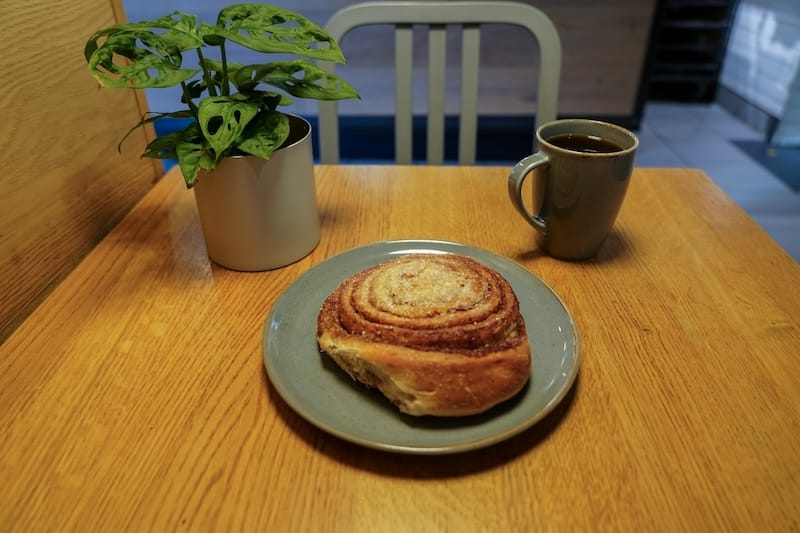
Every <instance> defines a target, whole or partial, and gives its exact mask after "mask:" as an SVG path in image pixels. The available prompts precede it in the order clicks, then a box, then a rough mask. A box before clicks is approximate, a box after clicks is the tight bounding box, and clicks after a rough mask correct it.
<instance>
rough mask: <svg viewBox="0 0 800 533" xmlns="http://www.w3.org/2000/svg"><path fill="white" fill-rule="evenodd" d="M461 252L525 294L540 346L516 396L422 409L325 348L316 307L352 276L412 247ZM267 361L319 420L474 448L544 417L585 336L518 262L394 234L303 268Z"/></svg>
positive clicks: (366, 437)
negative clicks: (473, 407)
mask: <svg viewBox="0 0 800 533" xmlns="http://www.w3.org/2000/svg"><path fill="white" fill-rule="evenodd" d="M420 252H422V253H435V254H440V253H456V254H461V255H466V256H469V257H472V258H474V259H477V260H478V261H480V262H482V263H483V264H485V265H486V266H488V267H490V268H493V269H495V270H496V271H497V272H499V273H500V274H502V275H503V277H505V278H506V279H507V280H508V282H509V283H510V284H511V287H512V288H513V289H514V292H515V293H516V295H517V298H518V299H519V302H520V309H521V311H522V315H523V317H524V318H525V324H526V326H527V328H528V337H529V339H530V345H531V353H532V354H533V361H532V365H531V366H532V371H531V379H530V380H529V382H528V384H527V385H526V387H525V388H524V389H523V390H522V391H520V392H519V394H517V395H516V396H515V397H514V398H512V399H510V400H508V401H506V402H504V403H503V404H501V405H498V406H495V407H494V408H492V409H490V410H489V411H487V412H485V413H482V414H480V415H474V416H469V417H452V418H439V417H430V416H425V417H414V416H409V415H405V414H403V413H401V412H399V411H398V410H397V408H395V407H394V406H393V405H392V404H391V403H389V401H388V400H386V399H385V398H384V397H383V396H382V395H381V394H380V393H379V392H377V391H374V390H370V389H367V388H366V387H364V386H362V385H361V384H359V383H357V382H354V381H353V380H351V379H350V377H349V376H347V374H345V373H344V372H343V371H341V370H340V369H339V367H337V366H336V364H335V363H333V362H332V361H331V360H330V359H329V358H328V357H327V356H325V355H323V354H321V353H320V352H319V349H318V347H317V342H316V331H317V314H318V313H319V310H320V307H321V306H322V302H323V301H324V300H325V298H326V297H327V296H328V295H329V294H330V293H331V292H333V290H334V289H335V288H336V286H337V285H339V283H341V282H342V281H343V280H344V279H345V278H347V277H349V276H351V275H353V274H355V273H357V272H360V271H362V270H364V269H366V268H369V267H371V266H374V265H377V264H378V263H382V262H384V261H388V260H390V259H392V258H393V257H396V256H398V255H402V254H408V253H420ZM263 348H264V364H265V365H266V368H267V374H268V375H269V379H270V381H271V382H272V384H273V385H274V387H275V389H276V390H277V392H278V394H280V396H281V397H282V398H283V399H284V400H285V401H286V403H288V404H289V405H290V406H291V407H292V409H294V410H295V411H296V412H297V413H298V414H300V416H302V417H303V418H305V419H306V420H307V421H309V422H310V423H312V424H314V425H315V426H317V427H318V428H320V429H322V430H324V431H326V432H328V433H330V434H332V435H336V436H337V437H340V438H342V439H345V440H347V441H350V442H354V443H357V444H360V445H363V446H367V447H370V448H376V449H380V450H388V451H393V452H402V453H412V454H444V453H453V452H461V451H466V450H474V449H477V448H481V447H484V446H488V445H490V444H494V443H497V442H500V441H502V440H505V439H508V438H509V437H512V436H513V435H516V434H518V433H520V432H522V431H524V430H525V429H527V428H529V427H530V426H532V425H533V424H535V423H536V422H537V421H538V420H540V419H541V418H543V417H544V416H545V415H546V414H547V413H549V412H550V411H552V410H553V408H554V407H555V406H556V405H558V403H559V402H560V401H561V400H562V399H563V398H564V396H565V395H566V393H567V391H568V390H569V388H570V386H571V385H572V383H573V382H574V380H575V377H576V376H577V373H578V365H579V362H580V349H579V341H578V335H577V332H576V329H575V324H574V323H573V320H572V317H571V316H570V314H569V312H568V311H567V309H566V308H565V307H564V304H563V303H562V302H561V300H560V299H559V298H558V296H556V295H555V293H554V292H553V291H552V290H551V289H550V288H549V287H548V286H547V285H545V284H544V283H543V282H542V281H541V280H539V279H538V278H537V277H535V276H534V275H533V274H531V272H530V271H528V270H527V269H525V268H523V267H522V266H520V265H519V264H517V263H515V262H513V261H511V260H509V259H507V258H505V257H501V256H498V255H496V254H493V253H491V252H488V251H486V250H480V249H477V248H471V247H469V246H465V245H461V244H456V243H451V242H442V241H427V240H424V241H412V240H408V241H388V242H379V243H376V244H372V245H369V246H365V247H363V248H356V249H353V250H350V251H347V252H344V253H342V254H340V255H337V256H334V257H332V258H330V259H328V260H326V261H324V262H322V263H320V264H319V265H316V266H315V267H313V268H311V269H310V270H308V271H307V272H305V273H304V274H303V275H301V276H300V277H299V278H298V279H297V280H296V281H295V282H294V283H292V285H290V286H289V287H288V288H287V289H286V291H285V292H284V293H283V294H282V295H281V296H280V298H279V299H278V301H277V302H276V303H275V305H274V306H273V308H272V310H271V311H270V314H269V317H268V318H267V322H266V324H265V326H264V342H263Z"/></svg>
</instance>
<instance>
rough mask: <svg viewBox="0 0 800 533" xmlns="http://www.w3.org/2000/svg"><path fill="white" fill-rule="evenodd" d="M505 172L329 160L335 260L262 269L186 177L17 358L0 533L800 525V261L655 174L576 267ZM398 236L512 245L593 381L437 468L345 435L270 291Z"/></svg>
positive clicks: (81, 276)
mask: <svg viewBox="0 0 800 533" xmlns="http://www.w3.org/2000/svg"><path fill="white" fill-rule="evenodd" d="M508 170H509V169H507V168H499V167H438V168H432V167H402V166H400V167H391V166H387V167H380V166H340V167H332V166H328V167H326V166H320V167H317V169H316V178H317V183H318V196H319V203H320V207H321V213H322V220H323V235H322V240H321V242H320V244H319V246H318V247H317V248H316V250H315V251H314V252H312V253H311V255H309V256H308V257H307V258H305V259H303V260H301V261H299V262H298V263H296V264H294V265H291V266H289V267H286V268H283V269H280V270H275V271H271V272H262V273H237V272H232V271H228V270H225V269H223V268H219V267H217V266H215V265H213V264H211V263H210V262H209V260H208V258H207V256H206V253H205V247H204V244H203V240H202V235H201V230H200V225H199V222H198V220H197V215H196V209H195V206H194V200H193V198H192V194H191V193H187V192H186V191H185V190H184V185H183V183H182V179H181V177H180V176H179V175H178V174H176V173H174V172H173V173H170V174H168V175H167V176H166V177H165V179H163V180H161V182H159V183H158V184H157V185H156V186H155V187H154V188H153V190H151V191H150V192H149V193H148V194H147V195H146V196H145V197H144V198H143V200H142V201H141V202H139V203H138V204H137V205H136V207H135V208H134V209H133V210H132V211H131V212H130V213H129V214H128V215H127V217H125V218H124V219H123V221H122V222H121V223H120V224H119V225H118V226H117V227H116V228H115V229H114V230H113V231H112V232H111V233H110V234H109V235H108V236H107V237H106V238H105V239H103V240H102V242H100V243H99V244H98V246H97V247H96V248H95V249H94V250H93V251H92V252H91V253H90V254H89V255H88V256H87V257H86V258H85V259H84V260H83V261H82V262H81V263H80V264H79V265H78V266H77V268H75V270H74V271H73V272H72V273H71V274H70V275H69V276H68V277H67V278H66V279H65V280H64V282H62V283H61V284H60V285H59V286H58V287H56V289H55V290H54V291H53V292H52V294H51V295H50V296H49V297H48V298H47V299H46V300H45V301H44V302H43V303H42V305H40V306H39V307H38V308H37V309H36V310H35V311H34V312H33V313H32V315H31V316H30V317H29V318H28V320H26V321H25V322H24V323H23V324H22V325H21V326H20V327H19V328H18V329H17V330H16V331H15V332H14V334H13V335H12V336H11V337H10V338H9V339H8V340H7V341H6V342H5V343H4V344H2V346H0V367H2V369H3V371H2V372H0V428H2V431H0V479H2V480H3V482H2V483H0V529H3V530H8V531H43V530H59V531H92V530H104V531H121V530H127V531H179V530H199V531H343V532H344V531H348V532H351V531H369V532H373V531H393V532H394V531H480V532H485V531H498V532H499V531H502V532H507V531H542V530H547V531H587V530H607V531H729V530H737V531H754V530H772V531H787V530H793V529H797V528H798V527H799V526H800V508H799V505H800V483H798V481H797V480H798V479H800V379H799V378H798V377H797V376H798V373H797V368H798V366H799V365H800V324H799V323H798V317H800V291H798V287H800V267H798V265H797V264H796V263H795V262H794V261H793V260H792V259H791V258H790V257H789V256H788V255H787V254H786V253H784V251H783V250H781V249H780V248H779V247H778V246H777V245H776V244H775V242H773V241H772V240H771V239H770V238H769V237H768V236H767V235H766V234H765V233H764V232H763V231H762V230H761V229H760V228H759V227H758V226H757V225H756V224H755V223H754V222H753V221H752V220H751V219H750V218H748V216H747V215H746V214H745V213H744V212H743V211H742V210H741V209H739V208H738V207H737V206H736V205H734V203H733V202H732V201H731V200H730V199H729V198H727V197H726V196H725V195H724V193H722V192H721V191H720V190H719V189H718V188H717V187H716V186H715V185H713V184H712V183H711V182H710V181H709V180H708V179H707V178H706V177H705V176H704V175H703V174H702V173H701V172H699V171H696V170H682V169H670V170H665V169H637V170H636V171H635V174H634V176H633V179H632V183H631V188H630V190H629V194H628V197H627V198H626V201H625V205H624V206H623V209H622V212H621V214H620V218H619V219H618V222H617V225H616V228H615V231H614V233H613V234H612V235H611V237H610V238H609V241H608V242H607V243H606V245H605V246H604V248H603V249H602V251H601V253H600V255H599V256H598V257H597V258H596V259H594V260H592V261H588V262H581V263H567V262H560V261H557V260H554V259H552V258H549V257H547V256H545V255H543V254H542V253H540V252H539V251H538V250H537V248H536V246H535V245H534V243H533V230H532V229H530V228H529V227H528V226H527V225H526V224H525V223H524V222H523V221H522V219H521V218H520V217H519V216H518V215H517V214H516V213H515V212H514V210H513V208H512V207H511V204H510V202H509V201H508V199H507V196H506V194H507V193H506V177H507V174H508ZM404 238H413V239H421V238H424V239H444V240H451V241H458V242H462V243H465V244H469V245H471V246H477V247H481V248H485V249H487V250H490V251H492V252H495V253H498V254H502V255H505V256H507V257H509V258H511V259H513V260H515V261H517V262H519V263H520V264H522V265H524V266H525V267H526V268H528V269H529V270H530V271H531V272H532V273H533V274H534V275H536V276H538V277H539V278H540V279H542V280H543V281H544V282H546V283H547V284H549V285H550V286H551V287H552V288H553V290H554V291H555V292H556V293H557V294H558V295H559V296H560V297H561V298H562V299H563V301H564V303H565V305H566V306H567V308H568V309H569V310H570V312H571V313H572V315H573V317H574V319H575V321H576V324H577V327H578V331H579V334H580V339H581V344H582V366H581V370H580V374H579V377H578V380H577V382H576V383H575V385H574V387H573V388H572V390H571V392H570V394H569V395H568V396H567V397H566V399H565V400H564V401H563V402H562V403H561V404H560V405H559V407H558V408H557V409H556V410H555V411H554V412H552V413H551V414H550V415H548V416H547V417H546V418H545V419H544V420H542V421H541V422H540V423H538V424H536V425H535V426H534V427H533V428H531V429H530V430H528V431H525V432H523V433H522V434H520V435H517V436H516V437H513V438H511V439H510V440H507V441H505V442H502V443H500V444H497V445H495V446H492V447H489V448H485V449H482V450H476V451H472V452H466V453H462V454H458V455H452V456H437V457H425V456H410V455H396V454H390V453H386V452H380V451H376V450H369V449H365V448H362V447H359V446H357V445H354V444H350V443H347V442H344V441H342V440H339V439H337V438H335V437H332V436H330V435H328V434H326V433H324V432H322V431H320V430H318V429H316V428H315V427H314V426H312V425H310V424H309V423H307V422H305V421H304V420H303V419H301V418H300V417H299V416H298V415H296V414H295V413H294V412H293V411H292V410H291V409H290V408H289V407H288V405H287V404H286V403H285V402H284V401H283V400H282V399H281V398H280V397H279V396H278V394H277V393H276V391H275V389H274V388H273V387H272V386H271V385H270V383H269V382H268V379H267V376H266V372H265V370H264V366H263V362H262V347H261V338H262V337H261V336H262V328H263V325H264V322H265V319H266V316H267V314H268V312H269V310H270V308H271V306H272V304H273V302H274V301H275V299H276V298H277V297H278V296H279V295H280V294H281V293H282V291H283V290H284V289H285V288H286V287H287V286H288V285H289V284H290V283H292V281H293V280H295V279H296V278H297V277H298V276H299V275H300V274H301V273H303V272H304V271H306V270H307V269H309V268H310V267H312V266H314V265H316V264H319V263H320V262H321V261H323V260H324V259H326V258H327V257H330V256H332V255H334V254H337V253H340V252H342V251H345V250H348V249H350V248H353V247H356V246H362V245H365V244H369V243H373V242H375V241H380V240H386V239H404ZM313 334H314V332H312V331H309V335H313ZM297 379H298V380H302V379H303V376H298V377H297Z"/></svg>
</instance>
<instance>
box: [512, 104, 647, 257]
mask: <svg viewBox="0 0 800 533" xmlns="http://www.w3.org/2000/svg"><path fill="white" fill-rule="evenodd" d="M536 140H537V143H538V147H539V151H538V152H537V153H535V154H533V155H530V156H528V157H526V158H525V159H523V160H521V161H520V162H519V163H517V164H516V165H514V168H512V170H511V174H510V175H509V177H508V193H509V196H510V197H511V201H512V203H513V204H514V207H516V209H517V211H519V213H520V214H521V215H522V217H523V218H524V219H525V220H526V221H527V222H528V223H529V224H530V225H531V226H533V227H534V228H535V229H536V236H537V242H538V244H539V246H540V247H541V248H542V249H543V250H544V251H545V252H546V253H547V254H548V255H551V256H553V257H556V258H558V259H565V260H581V259H588V258H590V257H593V256H595V255H596V254H597V252H598V251H599V250H600V247H601V246H602V245H603V243H604V242H605V240H606V238H607V237H608V235H609V234H610V233H611V228H612V227H613V225H614V221H615V220H616V218H617V214H618V213H619V210H620V207H622V201H623V200H624V199H625V193H626V192H627V190H628V183H629V182H630V177H631V172H632V171H633V163H634V157H635V154H636V148H637V147H638V146H639V140H638V139H637V138H636V135H634V134H633V133H632V132H630V131H628V130H626V129H625V128H622V127H620V126H617V125H614V124H609V123H607V122H601V121H597V120H588V119H563V120H556V121H553V122H548V123H547V124H543V125H542V126H540V127H539V128H538V129H537V131H536ZM536 169H538V170H537V171H536V172H534V170H536ZM528 176H533V181H532V186H533V187H532V188H533V199H532V203H531V208H532V209H534V210H535V211H534V212H531V211H530V210H529V209H528V207H527V206H526V203H525V201H524V200H523V198H522V188H523V187H522V186H523V183H524V182H525V180H526V178H527V177H528Z"/></svg>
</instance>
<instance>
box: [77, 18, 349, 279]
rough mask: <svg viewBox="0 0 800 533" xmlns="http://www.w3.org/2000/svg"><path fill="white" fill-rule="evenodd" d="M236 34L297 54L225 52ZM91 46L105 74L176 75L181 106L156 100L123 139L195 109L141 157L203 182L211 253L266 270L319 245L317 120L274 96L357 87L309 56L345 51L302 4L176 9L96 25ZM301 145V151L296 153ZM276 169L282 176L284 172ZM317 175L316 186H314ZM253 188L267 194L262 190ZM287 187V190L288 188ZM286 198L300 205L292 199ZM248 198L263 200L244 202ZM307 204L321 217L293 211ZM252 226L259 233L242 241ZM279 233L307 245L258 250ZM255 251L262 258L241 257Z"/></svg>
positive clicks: (136, 79)
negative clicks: (205, 11)
mask: <svg viewBox="0 0 800 533" xmlns="http://www.w3.org/2000/svg"><path fill="white" fill-rule="evenodd" d="M230 44H233V45H236V46H240V47H243V48H245V49H248V50H250V51H252V52H257V53H261V54H281V55H282V56H285V55H289V56H295V57H294V58H292V59H280V60H273V61H269V62H264V63H257V64H246V65H245V64H240V63H235V62H232V61H229V60H228V52H229V51H228V47H229V45H230ZM186 53H196V55H197V65H196V66H188V65H186V64H184V54H186ZM84 55H85V57H86V61H87V63H88V66H89V71H90V72H91V74H92V76H94V78H95V79H96V80H97V81H98V82H99V83H100V84H101V85H102V86H105V87H112V88H127V89H152V88H166V87H174V86H179V87H180V89H181V98H180V101H181V103H182V104H183V105H184V106H185V108H183V109H179V110H176V111H169V112H149V113H148V114H147V115H145V116H144V117H142V119H141V120H140V121H139V122H138V123H137V124H136V125H134V126H133V127H132V128H131V130H130V131H129V132H128V134H126V135H125V137H123V139H122V140H121V141H120V149H121V146H122V143H123V142H124V140H125V138H126V137H127V136H128V135H130V133H131V132H132V131H134V130H135V129H136V128H138V127H141V126H143V125H145V124H149V123H152V122H155V121H158V120H162V119H190V121H189V125H188V126H187V127H185V128H184V129H182V130H180V131H175V132H172V133H169V134H166V135H163V136H160V137H157V138H156V139H155V140H153V141H152V142H151V143H150V144H149V145H148V146H147V147H146V149H145V152H144V154H143V157H151V158H157V159H177V161H178V165H179V166H180V169H181V172H182V174H183V177H184V179H185V181H186V186H187V187H188V188H193V189H194V190H195V196H196V199H197V204H198V211H199V212H200V217H201V223H202V226H203V233H204V235H205V238H206V245H207V247H208V249H209V255H210V256H211V258H212V259H214V260H215V261H216V262H218V263H220V264H223V265H224V266H228V267H231V268H235V269H239V270H263V269H266V268H275V267H277V266H283V264H287V263H289V262H292V261H293V260H297V259H299V258H300V257H303V256H304V255H306V254H307V253H308V252H310V251H311V249H313V247H314V246H316V243H317V241H318V240H319V222H318V217H317V213H316V198H315V196H314V188H313V162H312V161H311V150H310V126H309V125H308V122H307V121H305V120H304V119H302V118H300V117H296V116H292V115H289V114H286V113H283V112H281V111H278V107H279V106H286V105H289V104H291V102H292V100H291V97H292V96H294V97H299V98H311V99H316V100H340V99H345V98H358V93H357V92H356V91H355V89H353V87H351V86H350V85H349V84H348V83H347V82H345V81H344V80H342V79H341V78H339V77H337V76H336V75H334V74H330V73H328V72H326V71H324V70H322V69H321V68H319V67H318V66H316V65H315V64H313V63H311V62H310V61H309V60H322V61H332V62H337V63H344V56H343V54H342V52H341V49H340V48H339V46H338V44H337V43H336V42H335V40H334V39H333V38H331V37H330V35H328V34H327V33H326V32H325V31H324V30H323V29H322V28H321V27H320V26H318V25H317V24H315V23H314V22H312V21H311V20H309V19H308V18H306V17H304V16H302V15H300V14H298V13H295V12H293V11H290V10H287V9H284V8H280V7H276V6H271V5H266V4H235V5H231V6H228V7H226V8H224V9H222V10H221V11H220V12H219V14H218V16H217V21H216V23H215V24H213V25H212V24H209V23H206V22H204V21H202V20H199V19H198V18H197V17H196V16H194V15H190V14H186V13H181V12H178V11H175V12H173V13H171V14H169V15H166V16H164V17H162V18H159V19H157V20H151V21H141V22H129V23H124V24H117V25H114V26H111V27H109V28H105V29H101V30H99V31H96V32H95V33H94V34H93V35H92V36H91V37H89V39H88V41H87V43H86V46H85V49H84ZM283 152H286V154H284V153H283ZM292 152H297V155H294V156H293V155H291V153H292ZM284 156H286V157H289V160H288V161H287V160H285V159H286V157H284ZM297 157H300V158H301V160H300V161H299V162H295V161H294V160H295V159H296V158H297ZM240 171H241V172H243V173H244V174H245V176H244V177H242V176H241V172H240ZM277 173H280V174H281V176H279V177H276V174H277ZM220 174H224V175H220ZM232 175H233V176H234V177H231V176H232ZM309 175H310V177H309ZM265 176H266V177H265ZM309 178H310V180H311V185H310V194H311V196H312V198H309V197H308V195H309V184H308V180H309ZM237 179H238V180H239V181H238V182H236V181H234V180H237ZM281 180H283V181H281ZM206 182H208V184H209V187H206V185H207V183H206ZM228 182H230V183H228ZM211 184H213V186H211ZM205 189H213V191H212V190H209V191H205ZM256 194H266V195H268V196H269V197H268V198H265V199H264V200H263V202H260V201H258V200H256V199H255V195H256ZM279 194H282V195H287V197H286V198H283V199H281V198H279V197H278V196H277V195H279ZM301 195H302V196H303V197H302V198H301ZM309 202H311V203H312V204H313V205H310V204H309ZM211 203H213V205H211ZM287 205H288V206H292V207H291V208H288V209H287V208H286V207H285V206H287ZM248 208H249V209H255V211H256V212H255V213H249V214H248V213H245V211H244V210H245V209H248ZM276 210H278V211H280V213H276V212H275V211H276ZM312 211H313V213H312ZM311 215H313V218H315V219H316V222H315V223H313V222H312V223H307V222H306V223H301V224H298V221H297V220H286V217H295V218H297V217H299V216H303V217H306V218H308V217H309V216H311ZM254 225H255V226H256V227H255V228H254V227H252V226H254ZM266 226H269V233H270V235H269V236H268V237H267V238H266V239H265V238H263V237H258V236H257V235H255V232H256V230H258V229H259V228H260V227H266ZM314 226H316V229H315V230H314V228H313V227H314ZM292 228H300V230H298V231H301V233H302V235H292V234H290V233H291V231H292ZM303 228H307V229H303ZM314 233H316V237H314ZM249 234H254V235H255V238H256V240H255V241H251V242H241V243H238V244H237V242H235V241H237V240H243V239H244V238H245V237H247V236H248V235H249ZM310 240H313V241H314V242H313V244H312V245H311V247H310V248H309V246H308V243H307V242H305V243H304V244H302V245H299V244H297V243H298V241H310ZM281 245H288V246H290V247H294V248H296V249H297V250H300V249H304V250H305V251H304V252H300V251H296V252H293V253H288V254H286V253H278V254H277V255H280V256H281V257H280V258H278V259H269V258H267V257H266V256H270V257H272V258H274V257H275V251H274V250H271V251H267V250H262V251H260V252H258V249H260V248H264V247H269V248H273V249H274V248H275V247H276V246H281ZM254 251H255V252H258V253H260V254H261V256H263V257H262V259H259V258H255V259H252V258H250V259H248V258H246V257H244V256H245V255H248V254H250V255H252V253H253V252H254ZM231 252H233V253H231ZM298 254H300V255H299V256H297V255H298ZM223 256H231V257H233V259H229V258H226V257H223ZM294 256H297V257H294ZM240 257H242V258H244V260H240V259H239V258H240ZM291 257H294V259H290V258H291ZM281 263H282V264H281Z"/></svg>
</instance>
